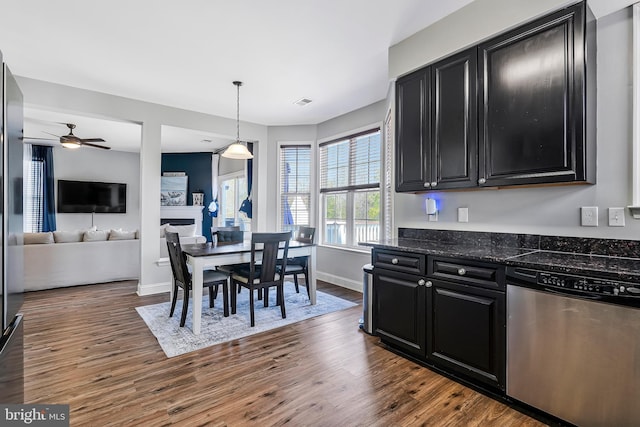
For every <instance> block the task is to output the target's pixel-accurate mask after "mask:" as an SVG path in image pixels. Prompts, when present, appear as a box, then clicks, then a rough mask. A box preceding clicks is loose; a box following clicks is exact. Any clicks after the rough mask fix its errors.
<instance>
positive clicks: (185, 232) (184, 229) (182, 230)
mask: <svg viewBox="0 0 640 427" xmlns="http://www.w3.org/2000/svg"><path fill="white" fill-rule="evenodd" d="M166 231H169V232H171V233H178V236H179V237H194V236H195V235H196V225H195V224H189V225H169V226H168V227H167V228H166Z"/></svg>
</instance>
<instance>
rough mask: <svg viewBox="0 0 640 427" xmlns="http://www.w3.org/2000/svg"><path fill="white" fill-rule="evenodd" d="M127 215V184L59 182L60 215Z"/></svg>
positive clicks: (61, 180)
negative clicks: (93, 213)
mask: <svg viewBox="0 0 640 427" xmlns="http://www.w3.org/2000/svg"><path fill="white" fill-rule="evenodd" d="M92 212H95V213H126V212H127V184H117V183H112V182H91V181H67V180H63V179H60V180H58V213H92Z"/></svg>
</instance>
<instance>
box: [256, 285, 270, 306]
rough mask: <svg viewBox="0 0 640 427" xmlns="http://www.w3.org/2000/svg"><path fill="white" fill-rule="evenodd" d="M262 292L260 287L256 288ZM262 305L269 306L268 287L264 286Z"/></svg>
mask: <svg viewBox="0 0 640 427" xmlns="http://www.w3.org/2000/svg"><path fill="white" fill-rule="evenodd" d="M260 292H262V289H258V293H260ZM264 306H265V307H269V288H264Z"/></svg>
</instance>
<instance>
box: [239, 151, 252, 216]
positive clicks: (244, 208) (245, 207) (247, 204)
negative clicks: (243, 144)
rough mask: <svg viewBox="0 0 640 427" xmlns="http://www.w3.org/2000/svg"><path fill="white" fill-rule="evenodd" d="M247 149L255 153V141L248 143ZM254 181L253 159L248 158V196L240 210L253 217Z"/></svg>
mask: <svg viewBox="0 0 640 427" xmlns="http://www.w3.org/2000/svg"><path fill="white" fill-rule="evenodd" d="M247 149H248V150H249V152H250V153H251V154H253V143H251V142H248V143H247ZM252 183H253V159H247V198H246V199H244V200H243V201H242V204H241V205H240V209H238V210H239V211H240V212H244V213H245V214H246V215H247V218H252V217H253V203H252V202H251V185H252Z"/></svg>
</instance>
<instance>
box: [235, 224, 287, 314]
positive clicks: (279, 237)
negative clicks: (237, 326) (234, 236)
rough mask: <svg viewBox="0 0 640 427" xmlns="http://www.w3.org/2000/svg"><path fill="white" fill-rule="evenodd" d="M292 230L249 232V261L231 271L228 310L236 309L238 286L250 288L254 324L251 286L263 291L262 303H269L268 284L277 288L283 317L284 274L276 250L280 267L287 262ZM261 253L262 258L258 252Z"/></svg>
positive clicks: (250, 304) (250, 308)
mask: <svg viewBox="0 0 640 427" xmlns="http://www.w3.org/2000/svg"><path fill="white" fill-rule="evenodd" d="M290 238H291V233H289V232H284V233H252V234H251V262H250V263H249V266H248V268H246V267H245V268H240V269H237V270H235V271H234V272H233V273H232V274H231V292H230V293H231V313H232V314H235V313H236V305H237V292H236V291H235V290H236V286H237V287H238V289H240V288H243V287H244V288H247V289H249V310H250V314H251V326H252V327H253V326H255V324H256V322H255V307H254V292H253V291H254V290H256V289H257V290H258V291H259V292H260V291H264V295H263V300H264V306H265V307H268V306H269V288H270V287H275V288H276V290H277V294H276V295H277V297H276V301H277V303H278V304H279V305H280V311H281V313H282V318H283V319H284V318H286V317H287V314H286V310H285V306H284V287H283V284H284V275H282V274H280V273H279V271H280V268H279V266H278V262H277V261H278V251H280V250H281V251H282V260H283V262H282V268H286V266H287V254H288V252H289V239H290ZM260 254H261V255H262V256H261V261H259V260H258V256H259V255H260Z"/></svg>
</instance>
